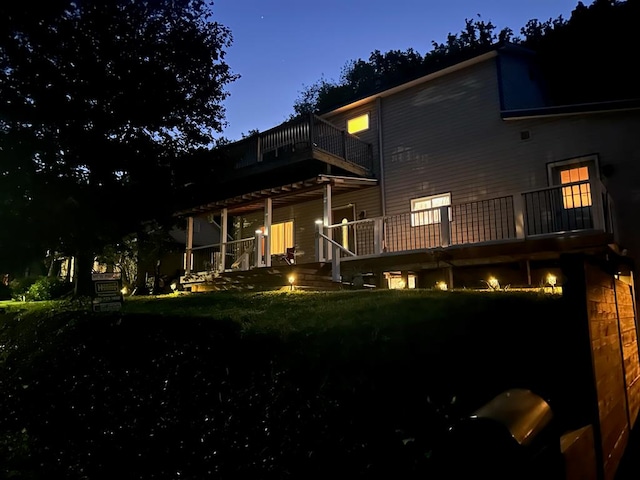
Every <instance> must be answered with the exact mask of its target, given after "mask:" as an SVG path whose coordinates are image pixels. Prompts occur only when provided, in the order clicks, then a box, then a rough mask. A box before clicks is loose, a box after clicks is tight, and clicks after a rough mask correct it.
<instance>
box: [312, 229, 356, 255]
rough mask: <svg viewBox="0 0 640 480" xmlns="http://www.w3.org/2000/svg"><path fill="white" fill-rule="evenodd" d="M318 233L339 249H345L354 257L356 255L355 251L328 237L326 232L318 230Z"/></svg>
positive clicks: (345, 251) (344, 250)
mask: <svg viewBox="0 0 640 480" xmlns="http://www.w3.org/2000/svg"><path fill="white" fill-rule="evenodd" d="M318 235H320V236H321V237H322V238H324V239H325V240H326V241H328V242H329V243H330V244H332V245H333V246H334V247H337V248H338V249H340V250H341V251H343V252H344V253H346V254H347V255H351V256H352V257H355V256H356V254H355V253H353V252H352V251H351V250H347V249H346V248H344V247H343V246H342V245H340V244H339V243H338V242H336V241H335V240H333V239H331V238H329V237H327V236H326V235H325V234H324V233H322V232H318Z"/></svg>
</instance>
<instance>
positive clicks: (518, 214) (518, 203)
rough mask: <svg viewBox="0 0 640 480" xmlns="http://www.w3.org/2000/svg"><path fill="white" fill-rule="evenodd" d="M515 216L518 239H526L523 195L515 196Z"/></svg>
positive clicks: (517, 194)
mask: <svg viewBox="0 0 640 480" xmlns="http://www.w3.org/2000/svg"><path fill="white" fill-rule="evenodd" d="M513 215H514V216H515V221H516V238H524V237H525V230H524V195H523V194H521V193H516V194H515V195H514V196H513Z"/></svg>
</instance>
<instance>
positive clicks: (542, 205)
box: [179, 45, 640, 291]
mask: <svg viewBox="0 0 640 480" xmlns="http://www.w3.org/2000/svg"><path fill="white" fill-rule="evenodd" d="M533 60H534V57H533V54H532V52H529V51H526V50H524V49H522V48H520V47H518V46H515V45H503V46H496V47H495V48H494V49H492V50H490V51H488V52H486V53H484V54H481V55H478V56H476V57H474V58H470V59H468V60H466V61H463V62H460V63H458V64H455V65H451V66H448V67H445V68H441V69H440V70H438V71H434V72H432V73H430V74H428V75H426V76H423V77H421V78H418V79H415V80H413V81H409V82H407V83H404V84H402V85H399V86H396V87H394V88H390V89H388V90H385V91H381V92H379V93H376V94H374V95H371V96H370V97H367V98H361V99H359V100H357V101H354V102H352V103H350V104H348V105H344V106H342V107H340V108H337V109H335V110H333V111H331V112H327V113H325V114H323V115H321V116H314V115H310V116H308V117H306V118H300V119H297V120H293V121H290V122H287V123H284V124H282V125H279V126H277V127H275V128H273V129H271V130H268V131H266V132H263V133H260V134H257V135H254V136H252V137H249V138H246V139H244V140H241V141H239V142H236V143H234V144H232V145H230V146H228V147H226V148H227V149H229V153H230V155H231V158H233V159H234V163H233V167H232V168H230V169H229V171H228V174H225V175H224V176H222V177H221V178H220V179H219V182H218V184H217V185H212V186H211V188H210V189H209V190H208V191H210V192H211V193H210V200H209V201H207V203H204V204H201V205H194V206H193V207H192V208H189V209H186V210H184V211H182V212H179V214H180V215H182V216H185V217H188V225H189V226H191V225H193V222H194V219H195V220H199V221H206V219H210V220H212V221H213V220H215V221H216V222H218V223H219V225H220V226H221V229H222V232H221V238H223V239H229V238H233V240H228V241H226V242H221V243H220V242H219V243H217V244H213V245H206V246H200V247H197V248H196V247H195V246H194V245H193V243H192V241H191V238H192V237H191V234H190V233H189V231H188V232H187V241H186V255H185V264H184V270H185V276H184V277H183V278H182V281H183V283H184V285H185V287H187V288H191V289H193V290H194V291H195V290H197V289H205V288H206V286H207V285H213V283H215V282H214V280H215V278H216V277H220V274H221V273H224V272H234V271H247V270H253V269H256V268H258V269H259V268H269V267H271V269H273V268H274V266H276V265H279V266H285V267H287V268H288V270H286V271H287V272H290V271H292V268H293V266H295V267H297V268H301V266H302V265H308V266H311V265H325V266H327V268H329V267H328V266H329V265H330V266H331V267H330V269H331V275H332V279H333V281H334V282H336V284H341V283H350V284H355V285H362V284H371V285H376V286H378V287H390V288H403V287H408V288H411V287H420V288H431V287H435V286H436V285H437V286H439V287H440V288H452V287H454V288H462V287H466V288H479V287H487V285H488V284H492V285H494V286H496V285H498V284H500V285H502V286H504V285H506V284H509V285H513V286H521V285H522V286H526V285H532V286H540V285H545V284H546V285H548V284H549V283H552V284H555V283H558V284H561V282H562V279H561V278H558V275H559V270H558V269H557V267H558V260H559V258H560V256H561V255H562V254H563V253H566V252H585V253H588V254H592V255H602V256H615V257H616V258H619V259H620V262H619V263H620V267H619V268H620V275H621V276H623V277H626V278H627V279H629V281H630V282H632V270H633V263H632V262H631V260H630V259H632V258H634V257H637V256H638V255H640V228H639V227H638V226H637V222H635V218H636V212H637V211H639V208H640V182H639V180H640V175H639V172H640V166H639V165H640V142H638V138H637V136H638V132H640V102H639V101H626V102H611V103H599V104H588V105H585V104H582V105H565V106H551V107H550V106H548V102H547V99H546V97H545V90H544V83H543V79H542V78H541V77H540V75H539V73H538V71H537V70H536V68H535V62H534V61H533ZM189 228H192V227H189ZM189 228H188V230H189ZM627 260H628V261H627ZM279 271H284V270H282V269H280V270H279Z"/></svg>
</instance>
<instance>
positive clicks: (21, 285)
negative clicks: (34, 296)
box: [9, 277, 38, 300]
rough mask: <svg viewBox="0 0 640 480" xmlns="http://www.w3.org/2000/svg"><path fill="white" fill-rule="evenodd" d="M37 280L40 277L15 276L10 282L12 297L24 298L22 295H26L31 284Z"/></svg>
mask: <svg viewBox="0 0 640 480" xmlns="http://www.w3.org/2000/svg"><path fill="white" fill-rule="evenodd" d="M37 281H38V277H22V278H14V279H13V280H11V282H10V283H9V287H10V288H11V297H12V298H13V299H14V300H22V297H26V295H27V292H28V291H29V288H30V287H31V285H33V284H34V283H36V282H37Z"/></svg>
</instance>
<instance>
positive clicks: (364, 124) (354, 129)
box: [347, 113, 369, 133]
mask: <svg viewBox="0 0 640 480" xmlns="http://www.w3.org/2000/svg"><path fill="white" fill-rule="evenodd" d="M365 130H369V114H368V113H365V114H364V115H360V116H358V117H355V118H352V119H350V120H347V132H349V133H358V132H363V131H365Z"/></svg>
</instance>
